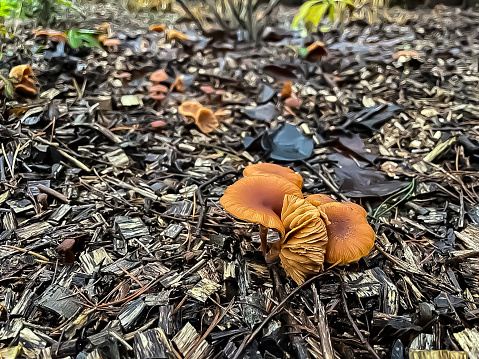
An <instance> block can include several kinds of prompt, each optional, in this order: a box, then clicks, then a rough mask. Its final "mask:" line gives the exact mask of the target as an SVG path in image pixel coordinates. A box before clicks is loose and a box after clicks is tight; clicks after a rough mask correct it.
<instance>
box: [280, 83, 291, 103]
mask: <svg viewBox="0 0 479 359" xmlns="http://www.w3.org/2000/svg"><path fill="white" fill-rule="evenodd" d="M292 93H293V83H292V82H291V81H286V82H285V83H284V85H283V89H282V90H281V99H285V98H288V97H291V94H292Z"/></svg>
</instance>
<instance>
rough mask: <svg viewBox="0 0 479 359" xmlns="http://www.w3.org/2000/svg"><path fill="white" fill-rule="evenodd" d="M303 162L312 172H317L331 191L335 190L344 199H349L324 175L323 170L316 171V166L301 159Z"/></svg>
mask: <svg viewBox="0 0 479 359" xmlns="http://www.w3.org/2000/svg"><path fill="white" fill-rule="evenodd" d="M301 162H303V164H304V165H305V166H306V167H307V168H308V169H309V170H310V171H311V172H313V173H314V174H317V175H318V176H319V178H321V180H322V181H323V183H324V184H325V185H326V186H327V187H329V189H330V190H331V191H333V192H334V193H335V194H336V195H337V196H338V197H340V198H341V199H342V200H343V201H349V200H348V199H347V197H346V196H345V195H344V194H342V193H341V192H339V189H338V188H337V187H336V185H335V184H333V183H332V182H330V181H329V180H328V179H327V178H326V176H325V175H323V173H322V172H321V170H319V171H316V170H315V169H314V167H313V166H311V165H310V164H309V163H308V162H306V161H301Z"/></svg>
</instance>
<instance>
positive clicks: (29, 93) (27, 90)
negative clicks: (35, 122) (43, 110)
mask: <svg viewBox="0 0 479 359" xmlns="http://www.w3.org/2000/svg"><path fill="white" fill-rule="evenodd" d="M15 92H16V93H17V94H19V95H20V96H24V97H34V96H36V95H37V90H36V89H35V88H34V87H31V86H27V85H24V84H18V85H16V86H15Z"/></svg>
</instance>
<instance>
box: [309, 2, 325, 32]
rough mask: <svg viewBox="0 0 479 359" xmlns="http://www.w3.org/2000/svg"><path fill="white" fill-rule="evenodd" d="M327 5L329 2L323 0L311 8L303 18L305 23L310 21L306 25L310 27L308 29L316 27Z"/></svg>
mask: <svg viewBox="0 0 479 359" xmlns="http://www.w3.org/2000/svg"><path fill="white" fill-rule="evenodd" d="M328 7H330V6H329V4H328V3H327V2H324V3H322V4H320V5H316V6H314V7H313V8H311V10H310V11H309V13H308V14H307V15H306V17H305V19H304V22H305V24H307V23H310V25H308V26H307V27H310V28H311V30H310V31H313V29H314V28H316V27H318V25H319V22H320V21H321V20H322V19H323V16H324V14H325V13H326V11H327V10H328Z"/></svg>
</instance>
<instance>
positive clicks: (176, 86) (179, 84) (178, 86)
mask: <svg viewBox="0 0 479 359" xmlns="http://www.w3.org/2000/svg"><path fill="white" fill-rule="evenodd" d="M173 90H176V91H178V92H185V91H186V86H185V83H184V82H183V78H182V77H181V76H178V77H177V78H176V79H175V81H173V83H172V84H171V86H170V91H173Z"/></svg>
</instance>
